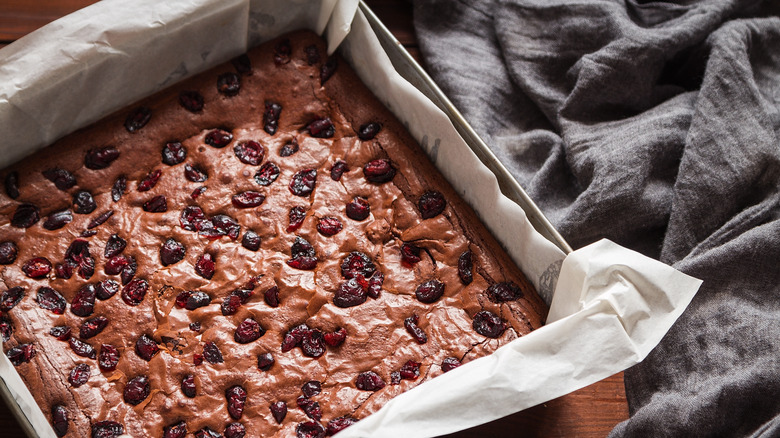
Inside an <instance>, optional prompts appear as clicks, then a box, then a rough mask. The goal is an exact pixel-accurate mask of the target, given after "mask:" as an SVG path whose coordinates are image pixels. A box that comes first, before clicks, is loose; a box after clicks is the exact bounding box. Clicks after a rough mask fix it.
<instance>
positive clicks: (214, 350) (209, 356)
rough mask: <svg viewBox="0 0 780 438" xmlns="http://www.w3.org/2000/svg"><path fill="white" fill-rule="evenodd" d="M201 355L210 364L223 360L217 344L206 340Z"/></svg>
mask: <svg viewBox="0 0 780 438" xmlns="http://www.w3.org/2000/svg"><path fill="white" fill-rule="evenodd" d="M203 357H204V358H205V359H206V360H207V361H208V362H209V363H210V364H218V363H222V362H224V361H225V360H224V359H223V358H222V352H221V351H219V347H217V344H215V343H213V342H206V343H205V344H203Z"/></svg>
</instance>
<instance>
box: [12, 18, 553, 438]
mask: <svg viewBox="0 0 780 438" xmlns="http://www.w3.org/2000/svg"><path fill="white" fill-rule="evenodd" d="M129 86H130V85H129ZM439 153H440V154H441V153H447V151H446V145H444V147H443V149H442V150H441V151H440V152H439ZM467 171H469V170H468V169H464V172H467ZM0 176H1V177H2V178H3V179H4V181H5V190H4V192H3V193H2V194H1V195H0V215H2V219H0V263H2V266H1V268H2V276H0V283H1V284H0V290H1V291H2V302H0V311H2V316H1V317H0V318H2V319H1V320H0V329H2V336H3V350H4V352H5V354H6V355H7V356H8V357H9V359H11V361H12V363H14V365H15V368H16V370H17V371H18V372H19V374H20V375H21V377H22V378H23V380H24V381H25V383H26V384H27V385H28V387H29V388H30V391H31V393H32V394H33V396H34V397H35V399H36V401H37V403H38V404H39V405H40V407H41V409H42V410H43V412H44V413H45V414H46V415H48V416H49V418H50V420H51V423H52V426H53V427H54V429H55V431H56V432H57V434H58V435H60V436H63V435H65V434H67V436H87V435H88V434H89V433H91V434H92V436H114V435H116V434H118V433H120V432H124V433H128V434H130V435H132V436H139V437H140V436H170V437H173V436H185V434H186V433H190V434H192V433H194V434H195V436H196V437H200V436H219V435H218V434H224V436H226V437H238V436H243V433H245V431H249V432H248V435H251V436H292V435H295V434H297V435H298V436H324V434H326V433H335V432H336V431H338V430H340V429H341V428H343V427H346V426H348V425H350V424H352V423H353V422H354V421H356V420H359V419H360V418H363V417H365V416H367V415H369V414H370V413H372V412H375V411H377V410H378V409H379V408H380V407H381V406H382V405H383V404H384V403H386V402H387V401H388V400H389V399H391V398H392V397H394V396H396V395H398V394H400V393H402V392H404V391H406V390H408V389H410V388H412V387H414V386H416V385H419V384H420V383H422V382H425V381H426V380H429V379H431V378H434V377H436V376H438V375H440V374H442V373H443V372H446V371H448V370H450V369H452V368H454V367H456V366H458V365H460V364H461V363H465V362H468V361H470V360H473V359H475V358H478V357H481V356H484V355H487V354H490V353H491V352H492V351H494V350H495V349H496V348H498V347H499V346H501V345H504V344H506V343H508V342H510V341H512V340H513V339H516V338H517V337H519V336H522V335H524V334H527V333H528V332H530V331H531V330H533V329H535V328H538V327H540V326H541V325H542V324H543V320H544V315H546V310H547V309H546V307H545V305H544V304H543V302H542V301H541V299H540V298H539V297H538V296H537V294H536V293H535V292H534V290H533V289H532V286H531V285H530V284H529V283H528V281H527V280H526V279H525V277H524V276H523V274H522V273H521V272H520V271H519V270H518V268H517V267H516V266H515V265H514V264H513V263H512V261H511V260H510V258H509V257H508V256H507V254H506V253H505V252H504V251H503V250H502V249H501V247H500V245H499V244H498V243H497V242H496V241H495V239H494V238H493V237H492V236H491V235H490V234H489V233H488V231H487V230H486V229H485V228H484V226H483V225H482V224H481V223H480V221H479V220H478V218H477V217H476V215H475V214H474V212H473V211H472V210H471V209H470V207H469V206H468V205H466V204H465V203H464V201H463V200H462V199H461V198H460V197H459V196H458V195H457V193H456V192H455V190H454V189H453V188H452V187H451V186H450V185H449V184H448V183H447V182H446V181H445V180H444V178H443V177H442V176H441V174H440V173H439V172H438V171H437V170H436V168H435V167H434V166H433V165H432V164H431V162H430V161H429V159H428V158H427V156H426V155H425V153H424V152H423V151H422V150H421V149H420V147H419V146H418V145H417V144H416V143H415V141H414V140H413V139H412V138H411V136H410V135H409V134H408V133H407V132H406V130H405V129H404V128H403V126H402V125H401V123H400V122H399V121H398V120H396V119H395V117H394V116H393V115H391V114H390V112H389V111H388V110H387V109H385V108H384V107H383V106H382V105H381V104H380V103H379V102H378V100H377V99H376V98H375V97H374V96H373V95H372V93H371V92H370V91H369V90H368V89H367V88H366V87H365V86H364V85H363V84H362V83H361V81H360V80H359V79H358V77H357V76H356V75H355V73H354V72H353V71H352V70H351V69H350V67H349V66H348V65H347V64H346V63H345V62H344V61H343V60H342V59H340V58H338V57H337V56H331V57H329V56H327V52H326V50H325V45H324V42H323V41H322V40H321V39H320V37H318V36H317V35H315V34H313V33H311V32H308V31H300V32H296V33H293V34H290V35H287V36H284V37H281V38H278V39H276V40H274V41H271V42H268V43H266V44H263V45H262V46H259V47H257V48H255V49H252V50H251V51H250V52H248V53H247V54H246V55H243V56H240V57H238V58H236V59H234V60H233V61H232V62H228V63H225V64H224V65H221V66H219V67H216V68H215V69H213V70H210V71H207V72H205V73H202V74H200V75H197V76H195V77H193V78H191V79H188V80H186V81H184V82H181V83H179V84H176V85H174V86H172V87H170V88H167V89H165V90H163V91H161V92H159V93H157V94H155V95H153V96H151V97H149V98H147V99H145V100H143V101H141V102H138V103H136V104H134V105H131V106H130V107H128V108H127V109H125V110H122V111H119V112H117V113H115V114H113V115H110V116H108V117H107V118H105V119H103V120H101V121H99V122H97V123H95V124H94V125H92V126H89V127H87V128H84V129H82V130H80V131H77V132H75V133H73V134H70V135H68V136H66V137H65V138H63V139H61V140H59V141H57V142H56V143H54V144H53V145H51V146H49V147H48V148H46V149H43V150H41V151H40V152H37V153H35V154H34V155H32V156H30V157H28V158H27V159H25V160H23V161H22V162H19V163H17V164H15V165H13V166H11V167H9V168H7V169H5V170H4V171H3V172H2V175H0ZM89 431H91V432H89ZM185 431H186V432H185ZM212 432H213V434H212V435H210V434H209V433H212Z"/></svg>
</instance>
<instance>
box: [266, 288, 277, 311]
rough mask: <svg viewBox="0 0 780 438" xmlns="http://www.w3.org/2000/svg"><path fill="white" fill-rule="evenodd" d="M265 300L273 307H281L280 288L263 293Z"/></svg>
mask: <svg viewBox="0 0 780 438" xmlns="http://www.w3.org/2000/svg"><path fill="white" fill-rule="evenodd" d="M263 300H265V303H266V304H268V305H269V306H271V307H279V288H278V287H276V286H272V287H270V288H268V290H266V291H265V292H264V293H263Z"/></svg>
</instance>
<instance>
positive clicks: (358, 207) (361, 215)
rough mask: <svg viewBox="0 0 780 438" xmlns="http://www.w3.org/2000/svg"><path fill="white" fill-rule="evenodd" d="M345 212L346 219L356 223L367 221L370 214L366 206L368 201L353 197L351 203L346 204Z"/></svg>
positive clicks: (368, 207) (369, 207) (369, 208)
mask: <svg viewBox="0 0 780 438" xmlns="http://www.w3.org/2000/svg"><path fill="white" fill-rule="evenodd" d="M346 210H347V217H348V218H350V219H352V220H356V221H362V220H365V219H368V216H369V215H370V214H371V206H370V205H369V204H368V200H367V199H366V198H363V197H361V196H355V197H354V198H353V199H352V202H350V203H349V204H347V209H346Z"/></svg>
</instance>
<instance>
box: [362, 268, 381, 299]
mask: <svg viewBox="0 0 780 438" xmlns="http://www.w3.org/2000/svg"><path fill="white" fill-rule="evenodd" d="M384 282H385V276H384V275H383V274H382V273H381V272H379V271H376V272H375V273H374V275H372V276H371V278H369V279H368V289H367V290H366V295H368V296H369V297H371V298H373V299H377V298H379V296H380V295H381V294H382V284H384Z"/></svg>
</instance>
